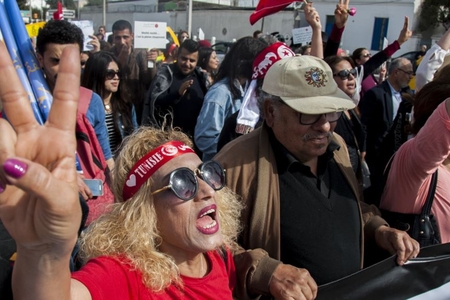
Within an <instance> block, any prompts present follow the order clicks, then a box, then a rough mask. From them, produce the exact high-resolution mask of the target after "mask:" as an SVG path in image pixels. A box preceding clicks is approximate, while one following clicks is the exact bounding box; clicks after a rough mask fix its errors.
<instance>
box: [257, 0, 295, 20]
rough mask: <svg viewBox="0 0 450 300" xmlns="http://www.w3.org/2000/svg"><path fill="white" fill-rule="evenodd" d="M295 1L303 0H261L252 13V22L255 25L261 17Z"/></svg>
mask: <svg viewBox="0 0 450 300" xmlns="http://www.w3.org/2000/svg"><path fill="white" fill-rule="evenodd" d="M294 2H302V0H260V1H259V3H258V6H257V7H256V9H255V11H254V12H253V13H252V14H251V15H250V24H251V25H253V24H255V23H256V22H258V20H259V19H261V18H264V17H265V16H268V15H271V14H274V13H276V12H279V11H280V10H282V9H283V8H285V7H286V6H288V5H289V4H291V3H294Z"/></svg>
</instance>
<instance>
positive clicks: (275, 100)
mask: <svg viewBox="0 0 450 300" xmlns="http://www.w3.org/2000/svg"><path fill="white" fill-rule="evenodd" d="M265 101H270V102H272V104H275V105H279V104H281V103H283V100H281V98H280V97H278V96H274V95H272V94H269V93H266V92H264V91H263V90H262V88H259V89H258V108H259V115H260V116H261V118H263V119H265V116H264V102H265Z"/></svg>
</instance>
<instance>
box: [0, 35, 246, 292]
mask: <svg viewBox="0 0 450 300" xmlns="http://www.w3.org/2000/svg"><path fill="white" fill-rule="evenodd" d="M77 57H79V52H78V49H76V48H75V47H66V48H65V49H64V52H63V54H62V56H61V62H60V69H59V73H58V79H57V83H56V86H55V90H54V96H55V97H54V102H53V105H52V109H51V112H50V115H49V117H48V121H47V122H46V123H45V124H44V125H43V126H39V124H38V123H37V122H36V120H35V119H34V116H33V113H32V110H31V109H27V107H29V101H28V97H27V94H26V92H25V91H24V89H23V88H22V86H21V84H20V80H19V78H18V77H17V74H16V71H15V68H14V66H13V64H12V62H11V60H10V59H9V57H8V55H7V50H6V48H5V46H4V44H3V43H0V71H1V73H2V74H4V75H5V80H2V81H0V99H1V100H2V102H3V104H4V110H5V113H6V114H7V115H8V116H9V121H10V123H8V122H6V121H5V120H0V132H2V134H1V135H0V150H1V151H0V218H1V220H2V222H3V224H4V226H5V228H6V229H7V230H8V232H9V233H10V234H11V236H12V238H13V239H14V240H15V242H16V244H17V260H16V263H15V265H14V271H13V272H14V273H13V293H14V298H15V299H46V300H48V299H108V300H110V299H121V300H122V299H232V291H233V287H234V285H235V283H236V274H235V266H234V261H233V258H232V256H231V250H233V249H234V247H236V245H235V242H234V240H235V238H236V236H237V234H238V231H239V226H238V216H239V214H240V210H241V206H240V205H239V203H238V201H237V200H236V197H235V196H234V194H232V193H231V192H230V191H229V190H228V189H227V188H224V184H225V182H224V178H225V176H224V170H223V168H222V167H221V166H220V165H219V164H218V163H216V162H214V161H209V162H205V163H202V161H201V160H200V159H199V158H198V156H197V155H196V154H195V152H194V151H193V150H192V148H191V146H192V143H191V141H190V140H189V139H188V138H187V136H186V135H184V134H182V133H181V132H178V131H174V130H169V131H167V132H165V131H162V130H157V129H148V128H143V129H141V130H139V131H138V132H137V133H136V134H135V135H132V136H129V137H128V138H127V139H126V140H125V143H124V146H123V149H122V151H121V152H120V154H119V156H118V159H117V164H116V168H115V171H114V172H115V176H114V180H115V181H114V188H113V190H114V192H115V194H116V196H117V197H116V199H117V200H118V203H116V204H114V206H113V208H112V211H111V212H110V213H108V214H105V215H103V216H102V217H101V218H99V219H98V220H96V221H95V222H94V223H93V224H92V226H90V227H89V228H88V230H87V232H86V233H85V234H84V235H83V236H82V238H81V240H82V242H81V248H82V256H83V258H84V259H85V265H84V266H83V267H82V269H81V270H80V271H77V272H75V273H72V274H71V273H70V269H69V261H70V256H71V253H72V250H73V248H74V245H75V242H76V240H77V232H78V229H79V227H80V221H81V208H80V203H79V195H78V188H77V173H76V168H75V150H76V139H75V135H74V134H73V131H74V129H75V120H76V109H77V101H78V98H79V95H78V90H79V82H77V79H78V78H79V77H80V70H79V69H80V68H79V62H78V65H77V63H76V61H77V60H76V59H77ZM27 105H28V106H27ZM49 144H51V145H52V147H49Z"/></svg>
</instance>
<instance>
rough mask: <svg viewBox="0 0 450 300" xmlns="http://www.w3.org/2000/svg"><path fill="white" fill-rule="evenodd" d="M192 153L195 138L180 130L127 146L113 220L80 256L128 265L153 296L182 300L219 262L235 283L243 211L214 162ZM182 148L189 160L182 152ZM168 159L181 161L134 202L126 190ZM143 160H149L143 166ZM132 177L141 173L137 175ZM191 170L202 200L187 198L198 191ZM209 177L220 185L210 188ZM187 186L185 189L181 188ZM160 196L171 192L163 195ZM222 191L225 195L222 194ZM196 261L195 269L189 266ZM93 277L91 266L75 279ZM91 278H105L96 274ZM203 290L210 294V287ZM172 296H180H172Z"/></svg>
mask: <svg viewBox="0 0 450 300" xmlns="http://www.w3.org/2000/svg"><path fill="white" fill-rule="evenodd" d="M173 141H177V142H173ZM177 143H178V144H177ZM161 145H163V146H162V148H161ZM190 147H192V142H191V141H190V140H189V138H188V137H187V136H186V135H185V134H184V133H182V132H180V131H175V130H169V131H163V130H160V129H154V128H143V129H140V130H139V131H138V132H136V133H135V134H134V135H133V136H131V137H129V138H128V139H126V141H125V143H124V147H123V149H122V151H121V152H120V155H119V156H118V158H117V160H116V168H115V169H114V175H115V176H114V179H115V182H114V184H113V191H114V194H115V195H116V199H118V200H119V203H117V204H115V205H114V206H113V209H112V211H111V213H109V214H107V215H105V216H103V217H101V218H100V219H99V220H98V222H95V223H94V224H92V226H90V227H89V228H88V230H87V232H86V234H85V235H84V236H83V238H82V239H81V241H82V243H81V254H82V257H83V260H84V261H85V262H88V261H89V260H93V261H95V262H97V261H98V260H99V259H98V258H99V257H105V259H106V260H111V261H112V262H111V263H113V264H115V263H117V262H119V263H123V262H124V261H125V262H126V263H127V264H129V266H130V267H131V269H136V270H138V271H139V273H141V276H142V282H143V283H144V285H145V287H146V288H148V289H149V290H151V291H152V292H157V293H162V294H164V293H165V290H167V289H169V290H170V289H173V290H175V291H176V292H180V296H182V294H183V291H184V288H183V286H184V285H186V288H189V286H188V285H187V284H186V282H185V281H186V277H185V276H189V277H191V278H190V279H189V281H193V280H192V278H201V279H202V277H204V276H205V275H207V274H208V273H209V272H210V271H211V268H213V267H214V266H213V265H212V263H213V262H214V263H218V264H219V265H222V266H221V267H223V268H224V269H226V272H228V275H230V276H231V275H232V276H234V274H231V273H230V272H232V271H233V270H232V269H231V267H232V266H231V262H232V261H233V259H232V257H231V256H230V252H229V251H227V249H230V248H234V247H235V242H234V240H235V238H236V236H237V234H238V229H239V225H238V224H239V223H238V218H239V213H240V209H241V205H240V203H239V202H238V201H237V200H236V197H235V195H234V194H233V193H232V192H231V191H230V190H229V189H228V188H223V189H221V188H222V187H223V184H224V181H223V180H224V178H220V177H221V176H223V174H222V172H223V169H222V167H220V165H219V164H217V163H215V162H207V163H204V164H201V161H200V159H199V158H198V157H197V155H196V154H195V153H193V152H192V150H190V149H191V148H190ZM183 148H185V149H186V151H187V152H186V153H184V152H182V150H181V149H183ZM155 150H156V152H155ZM169 151H172V152H176V153H177V154H181V155H180V157H175V158H174V159H172V160H171V161H168V162H167V163H166V164H164V165H163V166H161V169H159V170H158V171H156V172H155V173H154V175H152V176H151V177H150V179H148V180H146V181H143V182H142V185H141V187H140V188H138V189H135V190H134V194H133V192H130V193H128V194H127V190H126V189H125V190H124V186H126V181H130V178H131V180H133V178H135V177H133V176H132V175H133V174H135V175H136V176H138V177H139V175H140V173H141V174H143V170H144V168H146V171H148V170H150V169H152V168H151V167H150V164H152V163H153V162H151V160H152V159H153V160H155V161H156V160H158V157H164V153H166V154H167V155H169V153H167V152H169ZM152 153H153V154H152ZM149 154H151V155H149ZM177 154H176V155H177ZM143 157H147V159H146V160H142V158H143ZM168 157H169V158H170V157H171V156H168ZM140 161H142V162H143V164H141V166H142V168H140V167H139V162H140ZM162 162H164V160H162ZM200 165H201V166H202V167H199V166H200ZM155 167H158V165H155V166H153V168H155ZM186 167H187V168H189V169H186ZM196 168H198V169H196ZM133 169H135V170H136V172H134V173H133V174H131V175H130V170H133ZM191 169H192V170H195V172H197V175H198V176H199V177H198V178H200V179H202V178H203V179H202V180H200V179H197V180H198V188H197V189H198V190H197V194H196V195H195V193H194V194H192V193H193V190H192V191H190V190H189V189H188V190H183V189H187V188H188V186H189V185H191V187H192V188H195V185H194V181H195V177H194V172H193V171H192V170H191ZM180 170H181V171H180ZM147 174H148V173H147ZM171 174H174V175H171ZM130 176H131V177H130ZM206 176H210V177H209V178H213V179H214V181H211V182H209V183H208V179H206V178H205V177H206ZM169 177H171V178H169ZM214 177H217V178H214ZM182 180H186V182H180V181H182ZM203 180H205V181H203ZM212 182H214V183H212ZM167 183H169V184H170V185H171V187H170V188H165V187H163V186H166V185H167ZM206 183H208V184H206ZM209 184H211V185H212V186H210V185H209ZM216 184H217V185H216ZM175 186H177V187H178V188H179V189H181V190H182V191H183V197H184V196H186V198H187V197H188V196H187V194H186V192H188V193H191V194H190V195H189V197H190V198H191V199H192V201H187V200H189V199H183V200H181V199H180V198H179V197H177V196H176V193H177V191H178V189H177V190H175V191H171V190H170V189H175ZM160 188H161V189H162V188H164V190H161V191H158V189H160ZM215 189H221V190H220V191H217V192H216V191H214V190H215ZM131 195H132V196H131ZM130 196H131V198H129V199H127V198H128V197H130ZM172 206H173V207H172ZM183 206H185V207H189V209H188V208H185V207H183ZM182 207H183V208H182ZM169 220H170V221H169ZM190 248H191V249H190ZM186 250H187V251H186ZM208 251H212V252H214V254H213V256H211V257H209V256H208V255H209V254H208V255H203V253H204V252H208ZM184 252H188V253H184ZM191 252H192V253H191ZM191 256H192V257H193V258H192V259H191V260H192V261H189V258H190V257H191ZM111 257H113V258H111ZM117 257H119V259H117ZM116 261H117V262H116ZM225 262H229V263H225ZM109 268H110V267H109V265H108V268H105V272H106V274H105V275H107V273H109V272H110V269H109ZM86 269H89V263H88V265H87V266H86V268H85V270H83V269H82V270H81V271H80V272H79V273H74V275H73V277H74V278H75V279H78V280H81V281H82V282H84V281H83V280H85V279H84V278H85V277H89V272H88V271H86ZM119 269H122V268H119ZM92 271H95V273H96V274H97V275H96V276H98V274H99V273H98V272H99V271H98V270H97V269H92ZM224 271H225V270H224ZM86 272H88V273H86ZM234 280H235V279H233V282H227V284H226V285H225V287H226V288H228V287H232V286H230V283H233V284H234ZM114 281H115V282H114ZM114 281H112V282H111V283H109V284H108V291H107V292H108V295H111V296H113V295H117V293H118V291H116V290H114V288H113V289H111V287H110V286H109V285H110V284H114V285H116V284H117V277H115V280H114ZM86 282H87V281H86ZM172 286H176V287H175V288H172ZM118 288H121V287H118ZM217 288H218V287H215V288H214V289H217ZM88 289H89V286H88ZM201 289H202V290H205V287H204V286H202V287H201ZM210 292H212V291H210ZM91 294H92V292H91ZM170 295H171V296H173V295H178V294H176V293H175V294H173V291H171V292H170ZM216 295H217V294H216ZM230 295H231V292H230ZM103 297H104V296H103ZM197 297H198V294H197ZM107 298H108V297H107ZM194 298H195V297H194ZM108 299H110V298H108ZM117 299H119V298H117ZM120 299H122V298H120Z"/></svg>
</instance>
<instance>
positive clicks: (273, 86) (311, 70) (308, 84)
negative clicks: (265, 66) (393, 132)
mask: <svg viewBox="0 0 450 300" xmlns="http://www.w3.org/2000/svg"><path fill="white" fill-rule="evenodd" d="M262 90H263V91H264V92H266V93H269V94H271V95H274V96H278V97H280V98H281V99H282V100H283V101H284V102H285V103H286V104H287V105H288V106H290V107H291V108H293V109H294V110H296V111H298V112H301V113H305V114H325V113H329V112H335V111H344V110H348V109H352V108H355V106H356V104H357V103H356V102H355V101H353V100H352V99H351V98H350V97H348V96H347V95H346V94H345V93H344V92H343V91H341V90H340V89H339V87H338V86H337V84H336V82H335V81H334V79H333V72H332V71H331V68H330V66H328V64H327V63H326V62H325V61H323V60H322V59H319V58H317V57H314V56H310V55H303V56H294V57H289V58H285V59H282V60H280V61H277V62H276V63H275V64H273V66H272V67H271V68H270V69H269V71H268V72H267V74H266V77H265V78H264V82H263V86H262Z"/></svg>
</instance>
